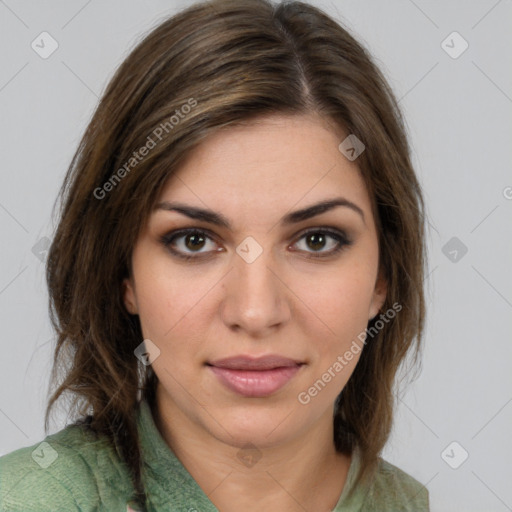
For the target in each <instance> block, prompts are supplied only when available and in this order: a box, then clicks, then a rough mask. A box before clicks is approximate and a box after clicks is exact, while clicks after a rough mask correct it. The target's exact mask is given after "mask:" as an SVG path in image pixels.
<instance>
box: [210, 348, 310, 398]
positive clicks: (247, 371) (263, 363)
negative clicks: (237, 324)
mask: <svg viewBox="0 0 512 512" xmlns="http://www.w3.org/2000/svg"><path fill="white" fill-rule="evenodd" d="M303 364H304V363H302V362H301V361H297V360H294V359H290V358H287V357H283V356H278V355H269V356H264V357H259V358H254V357H250V356H236V357H229V358H225V359H218V360H216V361H212V362H210V363H207V366H208V367H209V368H210V370H211V371H212V373H213V374H214V375H215V376H216V377H217V378H218V379H219V380H220V382H221V383H222V384H223V385H224V386H225V387H226V388H228V389H229V390H231V391H233V392H235V393H237V394H239V395H242V396H245V397H253V398H257V397H259V398H261V397H265V396H270V395H272V394H273V393H276V392H277V391H278V390H280V389H281V388H282V387H284V386H285V385H286V384H287V383H288V382H289V381H290V380H291V379H292V378H293V377H294V376H295V375H296V374H297V372H298V371H299V370H300V368H301V367H302V366H303Z"/></svg>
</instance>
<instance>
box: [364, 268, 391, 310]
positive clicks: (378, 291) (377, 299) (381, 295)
mask: <svg viewBox="0 0 512 512" xmlns="http://www.w3.org/2000/svg"><path fill="white" fill-rule="evenodd" d="M387 291H388V286H387V282H386V280H385V278H384V277H383V276H382V274H379V277H378V279H377V282H376V284H375V289H374V292H373V297H372V303H371V305H370V311H369V315H368V320H372V319H373V318H375V317H376V316H377V315H378V314H379V312H380V310H381V308H382V306H383V305H384V302H386V295H387Z"/></svg>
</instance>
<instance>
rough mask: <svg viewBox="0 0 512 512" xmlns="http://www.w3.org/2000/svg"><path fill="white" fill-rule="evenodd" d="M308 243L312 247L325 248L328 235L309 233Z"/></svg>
mask: <svg viewBox="0 0 512 512" xmlns="http://www.w3.org/2000/svg"><path fill="white" fill-rule="evenodd" d="M306 243H307V245H308V247H309V248H310V249H313V250H314V251H319V250H320V249H323V248H324V246H325V243H326V237H325V235H324V234H323V233H309V234H308V235H307V236H306Z"/></svg>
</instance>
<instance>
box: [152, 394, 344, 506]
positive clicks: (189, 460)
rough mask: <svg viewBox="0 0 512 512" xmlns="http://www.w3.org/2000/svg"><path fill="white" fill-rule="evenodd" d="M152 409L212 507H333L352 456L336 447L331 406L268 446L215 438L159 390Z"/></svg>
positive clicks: (182, 461)
mask: <svg viewBox="0 0 512 512" xmlns="http://www.w3.org/2000/svg"><path fill="white" fill-rule="evenodd" d="M155 413H156V414H155V422H156V424H157V427H158V429H159V431H160V433H161V435H162V437H163V439H164V440H165V441H166V443H167V444H168V445H169V447H170V448H171V450H172V451H173V452H174V454H175V455H176V457H177V458H178V459H179V460H180V462H181V463H182V464H183V466H185V468H186V469H187V471H188V472H189V473H190V474H191V475H192V477H193V478H194V480H195V481H196V482H197V484H198V485H199V487H201V489H202V490H203V492H204V493H205V494H206V495H207V496H208V498H209V499H210V501H212V503H213V504H214V505H215V506H216V508H217V509H219V510H222V511H223V512H234V511H235V510H236V511H237V512H239V511H240V509H241V507H242V510H262V509H263V510H264V509H265V507H266V506H268V507H269V510H280V511H283V512H298V511H301V512H303V511H304V510H315V511H319V512H330V511H332V510H333V509H334V508H335V506H336V504H337V502H338V500H339V497H340V495H341V492H342V490H343V487H344V485H345V481H346V477H347V474H348V470H349V467H350V462H351V457H350V455H345V454H341V453H339V452H336V450H335V447H334V443H333V424H332V411H331V410H329V411H326V413H325V416H324V417H323V418H320V420H319V421H318V422H317V423H316V424H315V426H314V427H313V428H312V429H310V430H309V431H308V432H307V433H304V434H303V435H300V436H297V437H296V438H294V439H291V440H287V441H286V442H281V443H278V444H274V445H272V446H268V447H256V446H254V445H250V444H243V445H242V446H239V445H236V443H235V442H233V444H228V443H226V442H224V441H222V440H219V439H217V438H215V437H214V436H212V435H209V434H208V432H206V431H205V430H204V429H202V428H201V427H200V426H199V425H198V424H197V423H195V422H192V421H190V420H189V419H188V418H187V417H185V416H184V415H183V414H182V413H181V411H179V409H178V408H177V407H176V406H175V404H173V403H172V402H171V401H169V399H168V397H163V396H162V394H160V393H157V400H156V411H155ZM205 454H207V456H205Z"/></svg>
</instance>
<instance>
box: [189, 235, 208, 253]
mask: <svg viewBox="0 0 512 512" xmlns="http://www.w3.org/2000/svg"><path fill="white" fill-rule="evenodd" d="M204 244H205V237H204V236H203V235H202V234H198V233H192V234H188V235H185V247H186V248H187V249H190V250H192V251H195V250H197V249H202V248H203V246H204Z"/></svg>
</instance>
